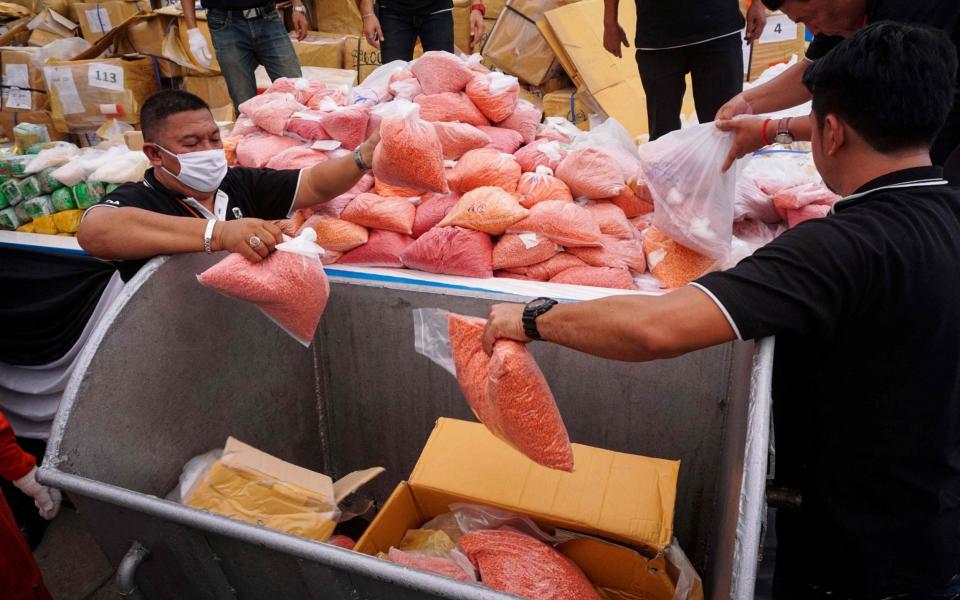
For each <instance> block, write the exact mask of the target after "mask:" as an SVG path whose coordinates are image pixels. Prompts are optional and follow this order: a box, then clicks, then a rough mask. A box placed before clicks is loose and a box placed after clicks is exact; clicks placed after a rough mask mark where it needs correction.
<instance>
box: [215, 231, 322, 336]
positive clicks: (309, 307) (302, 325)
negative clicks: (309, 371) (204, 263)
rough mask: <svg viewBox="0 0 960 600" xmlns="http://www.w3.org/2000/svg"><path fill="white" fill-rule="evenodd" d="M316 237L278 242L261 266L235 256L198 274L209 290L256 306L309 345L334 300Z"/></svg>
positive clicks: (303, 234) (306, 235)
mask: <svg viewBox="0 0 960 600" xmlns="http://www.w3.org/2000/svg"><path fill="white" fill-rule="evenodd" d="M316 240H317V234H316V233H315V232H314V231H313V230H312V229H305V230H304V231H302V232H301V233H300V235H298V236H297V237H296V238H293V239H287V240H286V241H284V242H283V243H281V244H277V249H276V251H275V252H274V253H273V254H271V255H270V256H268V257H267V258H265V259H264V260H263V261H261V262H259V263H251V262H249V261H248V260H247V259H246V258H244V257H243V255H242V254H236V253H234V254H231V255H229V256H227V257H226V258H225V259H223V260H221V261H220V262H218V263H217V264H215V265H213V266H212V267H210V268H209V269H207V270H206V271H204V272H203V273H201V274H200V275H198V276H197V280H198V281H199V282H200V283H201V284H203V285H204V286H206V287H208V288H211V289H213V290H216V291H218V292H220V293H221V294H224V295H226V296H230V297H232V298H237V299H240V300H245V301H247V302H253V303H254V304H256V305H257V308H259V309H260V311H261V312H263V314H265V315H266V316H267V317H268V318H269V319H270V320H271V321H273V322H274V323H276V324H277V325H279V326H280V327H281V328H282V329H283V330H284V331H286V332H287V333H289V334H290V335H291V336H292V337H293V338H294V339H295V340H297V341H298V342H300V343H301V344H303V345H304V346H309V345H310V343H311V342H312V341H313V336H314V334H315V333H316V331H317V325H319V324H320V317H322V316H323V309H324V308H326V306H327V299H328V298H329V297H330V283H329V281H327V275H326V273H324V271H323V265H322V264H321V262H320V256H322V255H323V248H321V247H320V246H318V245H317V244H316Z"/></svg>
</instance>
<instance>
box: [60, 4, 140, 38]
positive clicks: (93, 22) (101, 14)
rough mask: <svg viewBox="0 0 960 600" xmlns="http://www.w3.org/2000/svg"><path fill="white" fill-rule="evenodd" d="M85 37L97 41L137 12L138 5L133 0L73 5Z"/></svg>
mask: <svg viewBox="0 0 960 600" xmlns="http://www.w3.org/2000/svg"><path fill="white" fill-rule="evenodd" d="M73 7H74V11H76V15H77V20H78V21H79V22H80V31H81V32H82V33H83V39H85V40H87V41H88V42H91V43H93V42H96V41H97V40H99V39H100V38H102V37H103V36H104V35H105V34H106V33H108V32H109V31H110V30H111V29H113V28H114V27H116V26H117V25H119V24H120V23H123V22H124V21H126V20H127V19H128V18H130V17H132V16H133V15H135V14H137V13H138V12H139V10H138V9H137V6H136V5H135V4H133V3H131V2H119V1H112V2H98V3H96V4H92V3H85V2H78V3H76V4H74V5H73Z"/></svg>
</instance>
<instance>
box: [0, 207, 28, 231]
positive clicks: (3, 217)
mask: <svg viewBox="0 0 960 600" xmlns="http://www.w3.org/2000/svg"><path fill="white" fill-rule="evenodd" d="M21 225H23V223H21V222H20V217H18V216H17V211H16V210H14V209H12V208H5V209H3V210H0V229H9V230H10V231H13V230H14V229H16V228H17V227H20V226H21Z"/></svg>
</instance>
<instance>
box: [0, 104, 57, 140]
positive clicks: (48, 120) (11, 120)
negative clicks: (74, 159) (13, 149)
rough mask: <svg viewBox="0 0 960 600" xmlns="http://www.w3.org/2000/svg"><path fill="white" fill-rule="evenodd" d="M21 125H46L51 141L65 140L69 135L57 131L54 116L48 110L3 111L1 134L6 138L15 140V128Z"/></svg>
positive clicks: (0, 123)
mask: <svg viewBox="0 0 960 600" xmlns="http://www.w3.org/2000/svg"><path fill="white" fill-rule="evenodd" d="M19 123H36V124H37V125H44V126H46V128H47V133H48V134H49V135H50V140H51V141H56V140H64V139H66V138H67V134H66V133H64V132H61V131H57V129H56V127H54V124H53V115H51V114H50V111H48V110H32V111H26V110H24V111H2V112H0V133H2V134H3V135H4V136H5V137H6V138H8V139H10V140H12V139H13V128H14V127H16V126H17V124H19Z"/></svg>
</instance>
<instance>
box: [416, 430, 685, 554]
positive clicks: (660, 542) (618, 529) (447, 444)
mask: <svg viewBox="0 0 960 600" xmlns="http://www.w3.org/2000/svg"><path fill="white" fill-rule="evenodd" d="M573 452H574V460H575V464H576V465H577V467H576V470H575V471H574V472H573V473H564V472H560V471H556V470H553V469H548V468H546V467H542V466H540V465H537V464H535V463H533V462H531V461H530V460H529V459H527V458H526V457H524V456H523V455H522V454H520V453H519V452H517V451H516V450H514V449H513V448H511V447H510V446H508V445H507V444H505V443H503V442H501V441H500V440H498V439H496V438H495V437H494V436H493V435H491V434H490V433H489V432H488V431H487V430H486V428H484V427H483V425H480V424H478V423H469V422H466V421H459V420H456V419H445V418H444V419H440V420H438V421H437V425H436V427H435V428H434V430H433V433H432V434H431V435H430V439H429V440H427V444H426V446H425V447H424V449H423V453H422V454H421V455H420V460H418V461H417V465H416V466H415V467H414V469H413V473H412V474H411V476H410V479H409V482H410V486H411V487H412V488H414V489H415V490H418V491H419V490H428V491H430V492H433V494H432V495H430V496H429V497H430V498H433V499H434V500H436V501H437V502H439V503H443V502H447V500H448V499H449V497H458V498H462V499H468V501H474V502H476V503H478V504H487V505H490V506H496V507H498V508H504V509H507V510H513V511H516V512H520V513H522V514H526V515H528V516H530V517H532V518H534V520H536V521H538V522H540V523H543V524H545V525H548V526H551V527H562V528H564V529H572V530H575V531H579V532H582V533H588V534H593V535H598V536H602V537H604V538H607V539H610V540H613V541H616V542H621V543H626V544H630V545H638V546H641V547H647V548H651V549H654V550H660V549H662V548H664V547H665V546H667V545H668V544H669V543H670V539H671V535H672V532H673V515H674V503H675V501H676V488H677V477H678V474H679V468H680V463H679V461H671V460H663V459H656V458H647V457H643V456H636V455H631V454H625V453H621V452H613V451H610V450H604V449H600V448H593V447H590V446H583V445H580V444H573ZM417 497H418V499H419V497H420V496H419V494H418V496H417ZM424 498H425V499H426V498H428V496H424ZM424 508H425V509H426V510H427V511H428V512H430V511H431V510H435V507H424ZM441 512H442V511H441Z"/></svg>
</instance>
